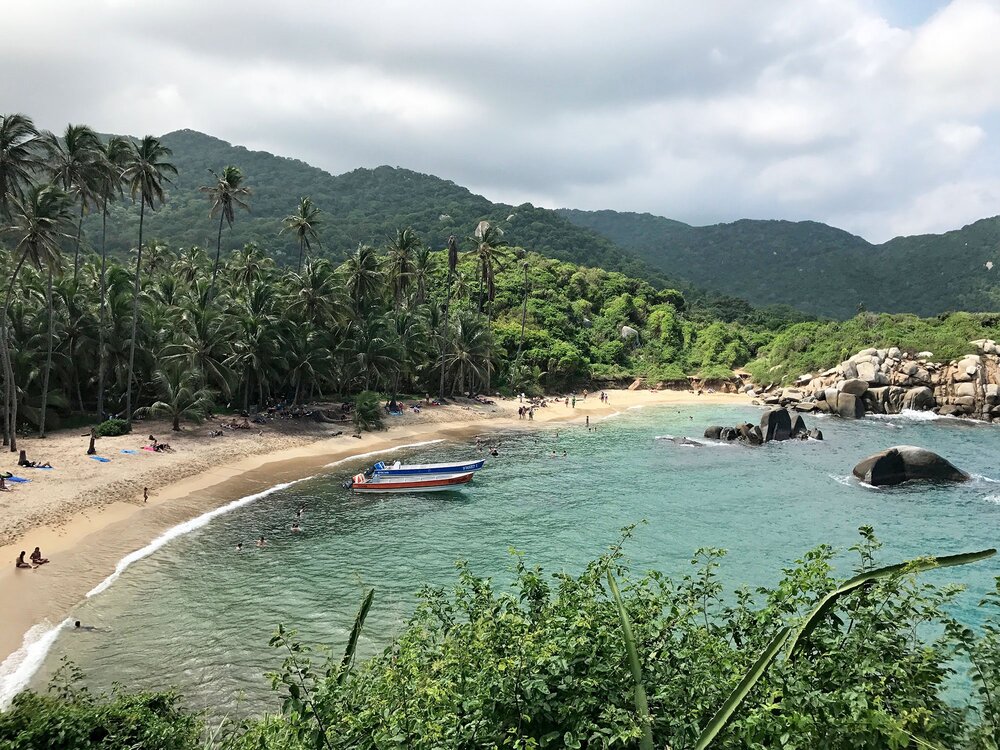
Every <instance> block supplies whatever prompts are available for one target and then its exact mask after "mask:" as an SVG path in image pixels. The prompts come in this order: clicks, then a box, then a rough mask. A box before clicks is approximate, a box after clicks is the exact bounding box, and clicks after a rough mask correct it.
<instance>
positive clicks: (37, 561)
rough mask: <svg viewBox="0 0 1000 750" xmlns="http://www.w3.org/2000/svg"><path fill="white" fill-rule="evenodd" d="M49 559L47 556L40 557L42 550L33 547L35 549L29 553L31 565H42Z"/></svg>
mask: <svg viewBox="0 0 1000 750" xmlns="http://www.w3.org/2000/svg"><path fill="white" fill-rule="evenodd" d="M48 561H49V558H47V557H42V551H41V550H40V549H38V547H35V551H34V552H32V553H31V562H32V564H33V565H44V564H45V563H47V562H48Z"/></svg>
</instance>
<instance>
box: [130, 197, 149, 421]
mask: <svg viewBox="0 0 1000 750" xmlns="http://www.w3.org/2000/svg"><path fill="white" fill-rule="evenodd" d="M140 200H142V203H141V204H140V207H139V250H138V252H137V253H136V257H135V284H134V285H133V286H132V341H131V342H129V350H128V383H127V384H126V386H125V419H127V420H128V421H129V423H131V422H132V373H133V371H134V368H135V335H136V330H137V329H138V323H139V279H140V277H141V273H142V223H143V220H144V219H145V218H146V198H145V196H141V198H140Z"/></svg>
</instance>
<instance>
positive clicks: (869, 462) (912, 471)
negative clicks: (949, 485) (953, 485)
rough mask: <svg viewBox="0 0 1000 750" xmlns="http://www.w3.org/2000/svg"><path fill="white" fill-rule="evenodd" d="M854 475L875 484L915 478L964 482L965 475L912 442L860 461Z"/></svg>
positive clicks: (899, 482) (965, 479)
mask: <svg viewBox="0 0 1000 750" xmlns="http://www.w3.org/2000/svg"><path fill="white" fill-rule="evenodd" d="M853 473H854V476H856V477H857V478H858V479H860V480H861V481H863V482H865V483H867V484H871V485H874V486H876V487H881V486H886V485H895V484H902V483H903V482H909V481H912V480H915V479H926V480H931V481H938V482H965V481H967V480H968V479H969V475H968V474H967V473H966V472H964V471H962V470H961V469H959V468H958V467H956V466H955V465H954V464H952V463H951V462H949V461H947V460H946V459H944V458H942V457H941V456H939V455H938V454H937V453H934V452H933V451H929V450H925V449H924V448H918V447H916V446H913V445H897V446H895V447H893V448H889V449H888V450H884V451H882V452H881V453H876V454H875V455H873V456H869V457H868V458H866V459H864V460H863V461H861V462H860V463H859V464H858V465H857V466H855V467H854V470H853Z"/></svg>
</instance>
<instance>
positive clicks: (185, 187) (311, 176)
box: [84, 130, 669, 286]
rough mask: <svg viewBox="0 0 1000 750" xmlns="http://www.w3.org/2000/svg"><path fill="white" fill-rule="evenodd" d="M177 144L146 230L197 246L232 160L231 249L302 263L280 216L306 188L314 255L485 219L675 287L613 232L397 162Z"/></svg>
mask: <svg viewBox="0 0 1000 750" xmlns="http://www.w3.org/2000/svg"><path fill="white" fill-rule="evenodd" d="M161 142H162V143H163V145H164V146H166V147H167V148H169V149H171V151H172V152H173V153H172V155H171V157H170V161H171V162H172V163H173V164H174V165H175V166H176V167H177V170H178V175H177V176H176V177H175V178H172V181H171V183H170V184H168V185H166V186H165V192H166V197H167V200H166V203H165V204H164V205H163V206H162V207H160V208H158V209H157V210H156V212H155V213H152V214H150V215H148V216H147V217H146V232H147V236H148V237H150V238H154V239H160V240H162V241H164V242H167V243H168V244H170V245H172V246H175V247H189V246H192V245H197V246H200V247H204V248H208V249H213V250H214V248H215V245H216V241H217V232H218V228H219V221H218V219H217V218H216V219H212V218H210V217H209V209H210V208H211V203H210V202H209V200H208V198H207V197H206V196H205V194H204V193H202V192H199V187H201V186H204V185H211V184H212V183H213V182H214V180H213V177H212V175H211V174H210V173H209V170H210V169H211V170H215V171H216V172H221V171H222V169H223V168H224V167H226V166H227V165H234V166H237V167H239V168H240V170H241V171H242V172H243V175H244V180H243V184H244V185H245V186H246V187H248V188H250V190H251V191H252V195H251V197H250V199H249V204H250V211H249V212H242V211H237V212H236V217H235V222H234V224H233V227H232V229H230V228H228V226H227V227H226V228H225V229H224V230H223V235H222V247H223V250H224V251H229V250H232V249H235V248H240V247H243V245H244V244H246V243H247V242H255V243H257V244H258V245H259V246H260V247H261V248H262V249H264V250H265V251H266V252H267V253H268V254H269V255H271V256H272V257H274V258H275V259H276V260H277V261H278V263H279V264H282V265H295V264H296V263H297V255H298V244H297V241H296V239H295V237H294V236H293V235H292V234H291V233H289V232H284V233H282V223H281V220H282V219H283V218H284V217H285V216H288V215H289V214H292V213H294V211H295V208H296V205H297V204H298V201H299V199H300V198H301V197H304V196H308V197H309V198H311V199H312V201H313V203H314V204H315V205H316V206H317V207H318V208H319V209H320V210H321V211H322V212H323V213H322V214H321V218H322V222H323V223H322V226H321V231H320V232H319V234H320V242H321V247H320V248H316V249H315V252H316V254H317V255H319V256H322V257H327V258H330V259H332V260H343V259H344V258H346V257H347V255H348V254H350V253H351V252H352V251H353V250H355V249H356V248H357V246H358V244H359V243H369V244H374V245H380V244H383V243H384V242H385V241H386V239H387V238H389V237H390V236H391V235H392V234H393V233H394V232H395V231H396V229H397V228H399V227H412V228H413V230H414V231H416V232H417V233H418V234H419V235H420V236H421V237H422V238H423V240H424V242H425V243H426V244H427V245H429V246H430V247H434V248H442V247H444V246H445V243H446V242H447V240H448V237H449V236H450V235H455V236H457V237H458V238H460V239H464V238H466V237H468V236H469V234H470V233H471V232H472V229H473V228H474V227H475V226H476V224H477V223H478V222H479V221H480V220H481V219H488V220H490V221H491V222H492V223H494V224H495V225H497V226H499V227H501V228H502V229H503V231H504V236H505V240H506V241H507V242H508V243H510V244H511V245H520V246H523V247H527V248H531V249H532V250H535V251H537V252H539V253H541V254H543V255H546V256H548V257H551V258H558V259H560V260H571V261H573V262H576V263H581V264H586V265H593V266H600V267H601V268H606V269H609V270H616V271H622V272H624V273H629V274H631V275H634V276H641V277H643V278H646V279H647V280H649V281H651V282H652V283H654V284H656V285H658V286H662V285H669V284H668V283H667V279H666V278H665V276H666V275H665V274H662V273H659V272H655V271H652V270H651V269H650V268H648V267H647V266H646V265H645V264H644V263H643V262H642V261H640V260H638V259H637V258H636V257H635V256H634V255H632V254H630V253H626V252H623V251H622V250H620V249H619V248H618V247H616V246H615V245H614V243H612V242H611V241H610V240H608V239H606V238H604V237H602V236H600V235H598V234H596V233H594V232H591V231H590V230H588V229H584V228H582V227H577V226H575V225H574V224H572V223H570V222H569V221H567V220H566V219H564V218H563V217H561V216H559V215H558V214H557V213H556V212H554V211H550V210H548V209H543V208H535V207H534V206H531V205H530V204H524V205H521V206H517V207H514V206H508V205H505V204H501V203H492V202H490V201H489V200H487V199H486V198H484V197H482V196H480V195H475V194H473V193H471V192H470V191H469V190H467V189H465V188H463V187H460V186H458V185H456V184H455V183H453V182H450V181H448V180H443V179H440V178H438V177H433V176H431V175H425V174H420V173H418V172H412V171H410V170H407V169H400V168H394V167H387V166H383V167H378V168H376V169H356V170H354V171H353V172H348V173H346V174H342V175H338V176H334V175H331V174H329V173H327V172H324V171H323V170H322V169H317V168H316V167H312V166H309V165H308V164H306V163H304V162H301V161H297V160H295V159H287V158H284V157H280V156H274V155H272V154H269V153H266V152H263V151H250V150H248V149H246V148H243V147H242V146H232V145H230V144H228V143H226V142H225V141H222V140H219V139H218V138H213V137H211V136H208V135H204V134H203V133H198V132H195V131H192V130H180V131H176V132H174V133H168V134H167V135H165V136H163V138H162V139H161ZM138 220H139V217H138V214H137V212H135V211H133V210H131V206H130V205H128V204H127V203H122V204H119V205H117V206H115V207H114V208H113V210H112V216H111V220H110V221H109V225H108V226H109V231H108V241H109V245H108V248H109V251H110V252H111V253H112V254H114V255H118V256H121V255H122V254H123V253H124V252H125V251H126V250H127V249H128V248H130V247H132V246H134V244H135V237H136V236H137V234H138ZM84 228H85V231H86V233H87V238H88V239H89V240H90V243H91V245H92V246H96V244H97V242H99V240H100V220H99V217H98V216H97V215H92V216H90V217H89V218H88V220H87V221H86V222H85V224H84Z"/></svg>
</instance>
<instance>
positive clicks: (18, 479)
mask: <svg viewBox="0 0 1000 750" xmlns="http://www.w3.org/2000/svg"><path fill="white" fill-rule="evenodd" d="M7 481H8V482H16V483H17V484H23V483H24V482H30V481H31V480H30V479H25V478H24V477H7Z"/></svg>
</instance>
